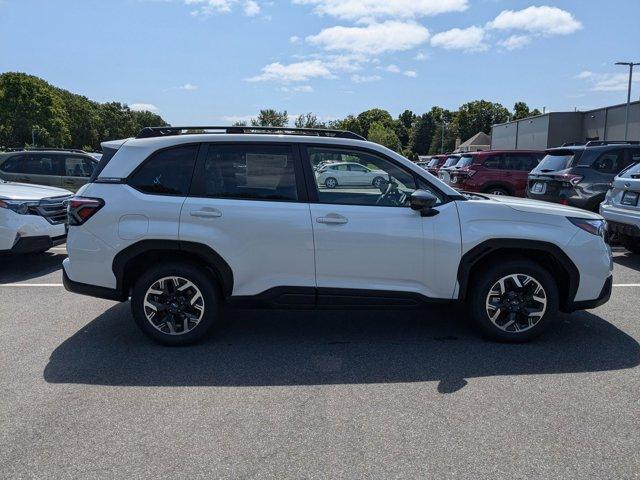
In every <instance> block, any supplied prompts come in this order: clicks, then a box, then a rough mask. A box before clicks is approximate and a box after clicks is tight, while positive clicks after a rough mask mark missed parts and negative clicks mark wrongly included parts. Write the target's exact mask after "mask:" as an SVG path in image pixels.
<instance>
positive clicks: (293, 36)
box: [289, 35, 300, 43]
mask: <svg viewBox="0 0 640 480" xmlns="http://www.w3.org/2000/svg"><path fill="white" fill-rule="evenodd" d="M299 41H300V37H298V36H296V35H292V36H291V37H289V43H298V42H299Z"/></svg>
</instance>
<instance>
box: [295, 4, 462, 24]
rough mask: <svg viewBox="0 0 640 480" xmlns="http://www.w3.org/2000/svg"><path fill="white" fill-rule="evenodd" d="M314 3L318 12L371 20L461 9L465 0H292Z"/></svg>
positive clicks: (346, 17)
mask: <svg viewBox="0 0 640 480" xmlns="http://www.w3.org/2000/svg"><path fill="white" fill-rule="evenodd" d="M293 3H295V4H298V5H313V6H314V12H315V13H317V14H318V15H329V16H331V17H335V18H339V19H342V20H350V21H360V22H371V21H374V20H379V19H403V20H411V19H415V18H419V17H426V16H432V15H438V14H441V13H447V12H462V11H464V10H466V9H467V8H468V7H469V2H468V0H293Z"/></svg>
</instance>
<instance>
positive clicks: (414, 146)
mask: <svg viewBox="0 0 640 480" xmlns="http://www.w3.org/2000/svg"><path fill="white" fill-rule="evenodd" d="M434 131H435V122H434V120H433V117H432V116H431V114H430V113H424V114H422V115H420V116H419V117H418V118H417V119H416V121H415V122H414V123H413V126H412V127H411V131H410V132H409V147H410V148H411V151H412V152H413V153H414V154H416V155H426V154H427V153H429V147H430V146H431V138H432V137H433V134H434Z"/></svg>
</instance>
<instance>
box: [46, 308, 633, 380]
mask: <svg viewBox="0 0 640 480" xmlns="http://www.w3.org/2000/svg"><path fill="white" fill-rule="evenodd" d="M224 313H225V315H226V317H227V318H229V319H230V321H228V322H226V323H225V324H224V325H222V326H221V327H219V328H218V329H217V331H216V332H215V333H214V334H213V335H211V336H210V338H207V339H205V340H204V341H203V342H201V343H199V344H197V345H193V346H190V347H185V348H168V347H162V346H159V345H157V344H154V343H153V342H151V341H150V340H148V339H147V338H146V337H145V336H143V335H142V333H140V332H139V331H138V330H137V328H136V326H135V325H134V323H133V320H132V319H131V315H130V312H129V305H128V304H118V305H115V306H114V307H112V308H110V309H109V310H107V311H106V312H105V313H104V314H102V315H100V316H99V317H97V318H96V319H95V320H93V321H91V322H90V323H89V324H87V325H86V326H85V327H83V328H82V329H81V330H79V331H78V332H77V333H75V334H74V335H73V336H72V337H70V338H69V339H67V340H66V341H64V342H63V343H62V344H61V345H60V346H59V347H57V348H56V349H55V351H54V352H53V353H52V355H51V357H50V359H49V363H48V364H47V366H46V368H45V370H44V379H45V380H46V381H47V382H50V383H74V384H93V385H111V386H278V385H327V384H366V383H394V382H423V381H438V382H439V384H438V391H439V392H441V393H451V392H455V391H457V390H460V389H461V388H463V387H464V386H465V385H466V383H467V380H468V379H470V378H476V377H487V376H496V375H532V374H557V373H579V372H596V371H607V370H619V369H626V368H632V367H635V366H636V365H638V364H640V345H639V344H638V342H636V341H635V340H634V339H633V338H632V337H630V336H629V335H627V334H626V333H624V332H622V331H621V330H619V329H618V328H616V327H615V326H613V325H612V324H610V323H608V322H606V321H604V320H603V319H601V318H600V317H598V316H596V315H594V314H591V313H588V312H580V313H575V314H573V315H562V316H561V317H560V319H559V321H558V322H557V323H556V324H555V325H554V326H553V327H552V328H551V329H550V330H549V331H548V332H547V333H546V334H544V335H543V336H542V337H541V338H540V339H538V340H536V341H534V342H531V343H527V344H517V345H510V344H499V343H492V342H489V341H485V340H483V339H481V338H479V337H478V336H477V335H476V334H475V332H473V331H472V330H471V329H470V328H469V327H468V325H467V323H466V322H465V321H464V318H463V317H464V314H463V313H462V312H461V311H460V310H458V309H455V308H452V307H437V308H430V309H428V310H427V309H424V310H404V311H375V312H372V311H291V310H284V311H274V310H237V309H230V308H226V312H224Z"/></svg>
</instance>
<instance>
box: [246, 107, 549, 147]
mask: <svg viewBox="0 0 640 480" xmlns="http://www.w3.org/2000/svg"><path fill="white" fill-rule="evenodd" d="M534 115H540V111H539V110H538V109H533V110H531V109H530V108H529V107H528V106H527V104H526V103H525V102H516V104H515V105H514V107H513V111H512V112H510V111H509V110H508V109H507V108H506V107H504V106H503V105H501V104H499V103H493V102H488V101H486V100H475V101H472V102H468V103H465V104H464V105H462V106H461V107H460V108H459V109H458V110H457V111H451V110H447V109H445V108H441V107H432V108H431V110H429V111H428V112H426V113H423V114H416V113H414V112H412V111H411V110H405V111H404V112H402V113H401V114H400V115H398V117H397V118H393V116H392V115H391V114H390V113H389V112H388V111H386V110H383V109H380V108H372V109H370V110H366V111H364V112H362V113H360V114H359V115H348V116H347V117H346V118H343V119H340V120H332V121H329V122H321V121H320V120H319V119H318V116H317V115H315V114H313V113H306V114H303V115H299V116H298V117H296V118H295V119H294V121H293V125H294V126H295V127H297V128H332V129H338V130H349V131H351V132H354V133H357V134H358V135H361V136H363V137H364V138H366V139H368V140H370V141H372V142H376V143H379V144H381V145H384V146H386V147H388V148H390V149H392V150H395V151H397V152H399V153H402V154H403V155H404V156H405V157H408V158H412V159H416V158H417V157H418V155H427V154H429V155H433V154H436V153H440V152H450V151H452V150H454V148H455V143H456V139H460V140H462V141H465V140H467V139H469V138H471V137H472V136H473V135H475V134H476V133H478V132H484V133H487V134H490V133H491V126H492V125H495V124H496V123H504V122H507V121H509V120H519V119H521V118H526V117H530V116H534ZM289 121H290V119H289V115H288V113H287V111H286V110H285V111H277V110H274V109H266V110H261V111H260V113H259V114H258V116H257V117H256V118H252V119H251V121H250V125H252V126H272V127H285V126H288V125H289ZM236 125H238V126H248V124H247V122H237V123H236Z"/></svg>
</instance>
